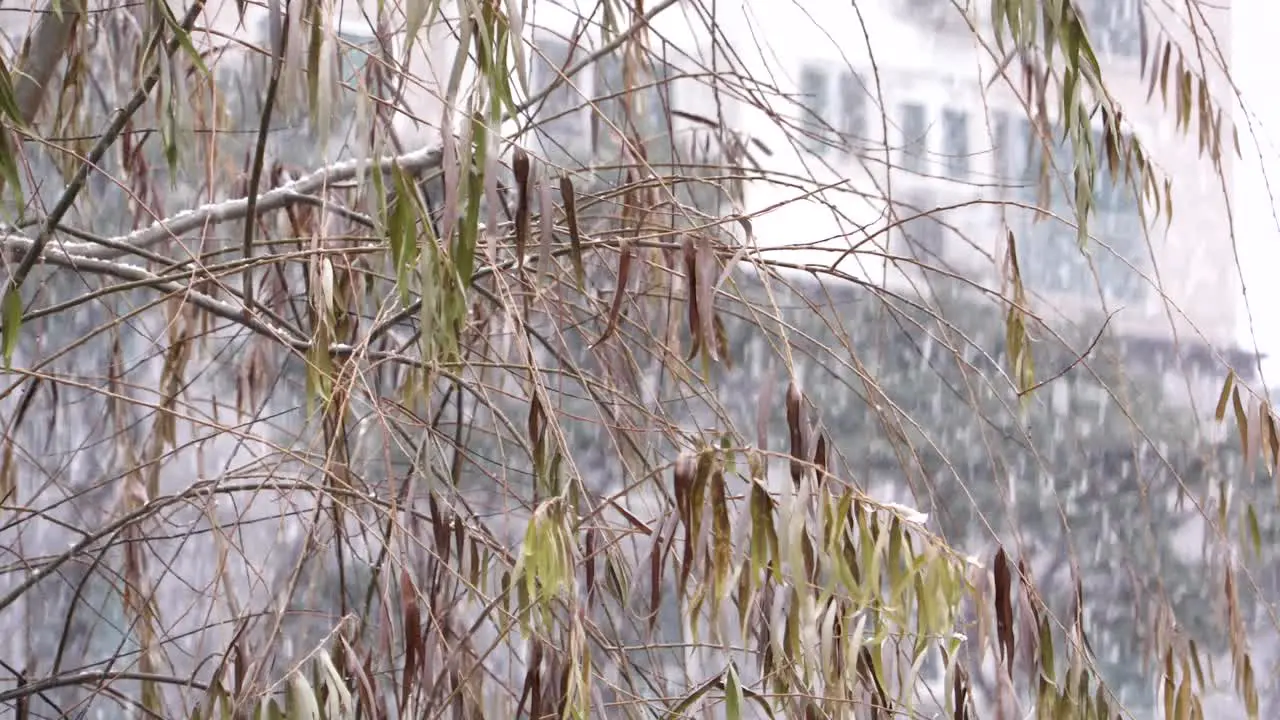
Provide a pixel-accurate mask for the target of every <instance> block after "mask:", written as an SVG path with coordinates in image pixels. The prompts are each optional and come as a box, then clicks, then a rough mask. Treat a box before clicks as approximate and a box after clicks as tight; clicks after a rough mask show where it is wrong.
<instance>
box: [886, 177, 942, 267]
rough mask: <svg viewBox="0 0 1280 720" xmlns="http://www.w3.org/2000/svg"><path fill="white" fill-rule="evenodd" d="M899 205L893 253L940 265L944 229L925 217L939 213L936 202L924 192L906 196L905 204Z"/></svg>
mask: <svg viewBox="0 0 1280 720" xmlns="http://www.w3.org/2000/svg"><path fill="white" fill-rule="evenodd" d="M897 205H898V207H897V215H898V217H897V220H898V222H899V223H900V224H899V225H898V226H897V232H896V233H895V234H894V235H895V238H894V239H895V243H894V245H895V247H893V248H891V251H892V253H893V254H895V255H899V256H902V257H907V258H912V259H914V260H917V261H919V262H922V263H926V264H930V265H933V264H937V262H938V260H940V259H941V258H942V251H943V246H942V245H943V242H942V231H943V229H944V228H943V225H942V223H941V222H939V221H938V219H937V218H936V217H935V216H934V215H932V214H929V215H924V214H922V213H932V212H933V211H935V210H937V209H938V203H937V201H936V200H935V199H934V198H932V197H930V196H929V195H927V194H924V193H912V194H909V195H907V196H906V201H905V202H900V203H898V204H897Z"/></svg>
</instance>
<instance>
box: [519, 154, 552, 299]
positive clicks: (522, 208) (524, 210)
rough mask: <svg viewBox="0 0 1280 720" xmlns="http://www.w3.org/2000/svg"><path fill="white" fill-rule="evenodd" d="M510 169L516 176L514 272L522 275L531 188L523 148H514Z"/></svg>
mask: <svg viewBox="0 0 1280 720" xmlns="http://www.w3.org/2000/svg"><path fill="white" fill-rule="evenodd" d="M511 169H512V172H513V173H514V174H515V177H516V272H517V273H518V274H520V275H522V276H523V272H524V254H525V251H526V250H527V248H528V247H529V221H530V220H531V219H532V217H531V213H532V209H531V208H530V203H531V199H530V197H529V196H530V192H529V191H530V190H531V181H530V179H529V154H528V153H526V152H525V151H524V148H516V151H515V157H514V158H512V161H511ZM538 261H539V262H542V263H549V262H551V258H549V257H544V258H538Z"/></svg>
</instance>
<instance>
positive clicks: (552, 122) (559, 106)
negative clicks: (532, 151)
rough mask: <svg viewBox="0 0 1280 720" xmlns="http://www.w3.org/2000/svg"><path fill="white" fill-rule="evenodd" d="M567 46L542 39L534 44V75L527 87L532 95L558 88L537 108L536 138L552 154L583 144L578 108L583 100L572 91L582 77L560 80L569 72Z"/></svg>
mask: <svg viewBox="0 0 1280 720" xmlns="http://www.w3.org/2000/svg"><path fill="white" fill-rule="evenodd" d="M576 59H577V58H576V57H575V58H571V57H570V54H569V43H567V42H565V41H563V40H558V39H550V38H546V39H542V40H540V41H539V42H538V43H537V48H536V50H535V52H534V53H533V72H532V73H531V74H532V77H531V78H530V84H532V85H533V92H534V93H540V92H542V91H544V90H546V89H547V88H548V87H551V86H553V85H556V83H559V85H558V86H556V88H555V89H554V90H552V91H551V93H550V94H548V95H547V96H546V98H544V99H543V101H542V102H541V104H540V106H539V107H537V108H536V112H537V113H538V117H539V119H540V120H541V121H542V122H541V123H540V127H539V135H541V136H542V137H544V138H546V139H548V140H549V141H550V143H551V146H552V148H553V149H555V150H559V149H561V148H565V149H575V148H577V147H580V146H579V145H578V144H579V143H580V142H581V140H582V127H581V125H580V123H581V117H582V116H581V114H580V111H581V108H582V104H583V103H582V100H581V96H580V95H579V92H578V91H577V90H575V89H574V87H573V86H574V85H577V84H579V83H581V82H582V81H583V78H584V76H583V75H576V76H574V77H573V78H572V79H571V80H569V81H565V80H563V76H562V75H563V73H564V71H565V70H567V69H569V66H570V65H571V62H570V61H571V60H576Z"/></svg>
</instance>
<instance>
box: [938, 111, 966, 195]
mask: <svg viewBox="0 0 1280 720" xmlns="http://www.w3.org/2000/svg"><path fill="white" fill-rule="evenodd" d="M942 142H943V147H944V148H945V149H944V151H943V152H944V154H945V155H946V163H947V177H949V178H951V179H953V180H965V179H967V178H968V177H969V114H968V113H966V112H964V111H963V110H952V109H946V110H943V111H942Z"/></svg>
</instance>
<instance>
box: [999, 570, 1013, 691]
mask: <svg viewBox="0 0 1280 720" xmlns="http://www.w3.org/2000/svg"><path fill="white" fill-rule="evenodd" d="M994 582H995V591H996V598H995V600H996V640H997V642H998V643H999V644H1000V653H1001V655H1003V656H1004V661H1005V668H1006V672H1008V674H1009V677H1010V678H1012V677H1013V651H1014V641H1013V593H1012V585H1013V577H1012V573H1011V572H1010V570H1009V557H1008V556H1007V555H1005V552H1004V548H1000V550H999V551H997V552H996V559H995V567H994Z"/></svg>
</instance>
